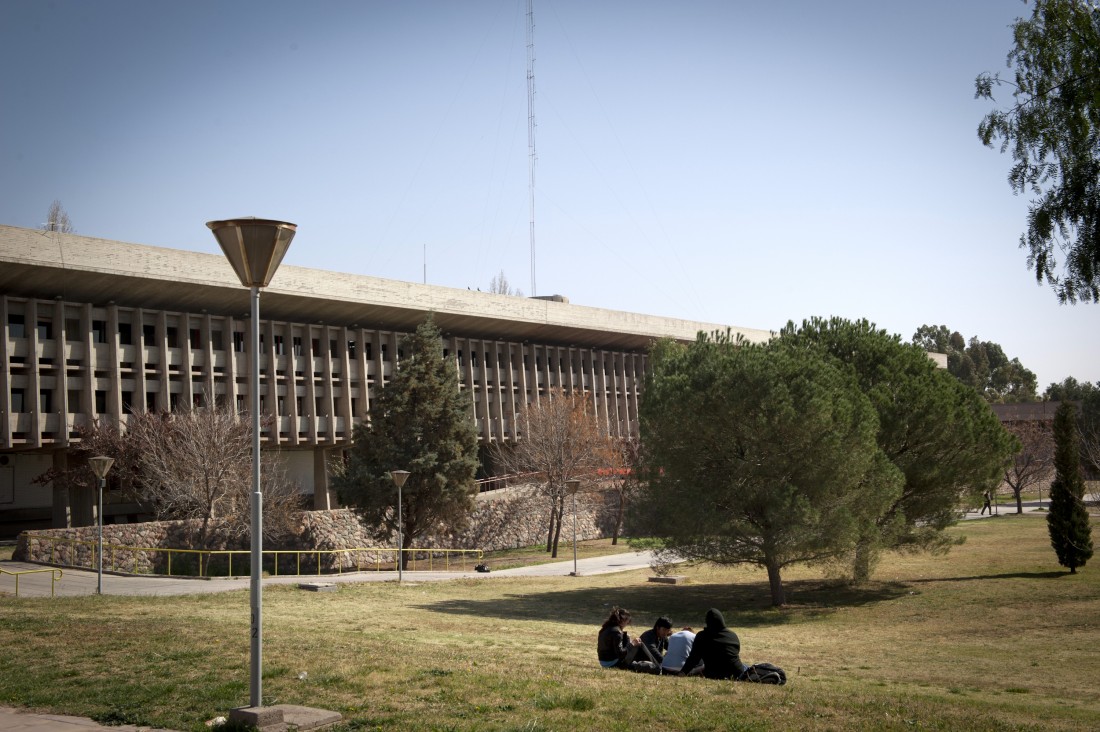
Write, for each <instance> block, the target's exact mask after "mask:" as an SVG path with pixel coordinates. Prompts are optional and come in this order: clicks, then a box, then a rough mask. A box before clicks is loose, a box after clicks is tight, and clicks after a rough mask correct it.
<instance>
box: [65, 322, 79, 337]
mask: <svg viewBox="0 0 1100 732" xmlns="http://www.w3.org/2000/svg"><path fill="white" fill-rule="evenodd" d="M81 335H82V333H81V332H80V318H65V340H67V341H70V342H72V341H79V340H80V337H81Z"/></svg>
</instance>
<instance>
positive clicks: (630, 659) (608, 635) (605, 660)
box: [596, 607, 660, 673]
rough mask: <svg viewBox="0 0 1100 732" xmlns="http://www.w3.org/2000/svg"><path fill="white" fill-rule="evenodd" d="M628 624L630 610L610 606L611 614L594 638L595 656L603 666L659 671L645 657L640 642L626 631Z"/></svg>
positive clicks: (651, 671)
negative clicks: (595, 638) (597, 635)
mask: <svg viewBox="0 0 1100 732" xmlns="http://www.w3.org/2000/svg"><path fill="white" fill-rule="evenodd" d="M628 625H630V611H629V610H626V609H624V608H621V607H614V608H611V614H610V615H608V616H607V620H605V621H603V625H602V626H601V627H600V635H599V637H598V638H597V640H596V656H597V657H598V658H599V659H600V665H601V666H603V667H604V668H625V669H630V670H631V671H645V672H649V673H654V672H659V671H660V666H657V665H655V664H654V663H653V662H652V661H644V660H640V659H643V658H645V651H644V649H643V646H642V642H641V641H640V640H639V639H637V638H631V637H630V636H629V635H628V634H627V632H626V626H628Z"/></svg>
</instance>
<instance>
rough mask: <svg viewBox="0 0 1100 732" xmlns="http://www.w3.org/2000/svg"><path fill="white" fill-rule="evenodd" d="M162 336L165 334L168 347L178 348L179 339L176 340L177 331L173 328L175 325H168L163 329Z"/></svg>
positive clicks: (177, 336)
mask: <svg viewBox="0 0 1100 732" xmlns="http://www.w3.org/2000/svg"><path fill="white" fill-rule="evenodd" d="M164 336H165V339H166V340H167V341H168V347H169V348H178V347H179V341H178V338H179V331H177V330H176V329H175V327H173V326H168V327H167V328H166V329H165V331H164Z"/></svg>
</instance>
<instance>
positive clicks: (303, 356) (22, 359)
mask: <svg viewBox="0 0 1100 732" xmlns="http://www.w3.org/2000/svg"><path fill="white" fill-rule="evenodd" d="M200 228H201V227H200ZM197 235H198V234H197ZM248 312H249V293H248V290H247V289H245V288H243V287H241V285H240V282H239V281H238V280H237V278H236V276H235V275H234V274H233V271H232V269H231V267H230V266H229V264H228V262H227V261H226V260H225V259H224V258H223V257H222V256H220V255H212V254H200V253H195V252H187V251H179V250H172V249H163V248H158V247H150V246H142V245H136V244H127V243H122V242H116V241H108V240H103V239H95V238H91V237H86V236H79V235H75V234H60V233H57V232H44V231H38V230H34V229H22V228H15V227H10V226H0V323H2V325H3V337H0V535H4V534H6V533H10V530H11V529H10V527H12V526H19V527H25V526H28V525H32V526H37V527H41V526H54V527H63V526H70V525H87V524H91V523H94V521H95V516H94V513H93V510H94V506H93V503H94V502H93V500H92V498H93V497H92V496H69V495H66V494H64V492H62V491H59V490H54V489H52V488H51V487H50V486H48V485H39V484H35V483H33V482H32V481H33V479H34V478H35V477H36V476H38V475H41V474H42V473H43V472H45V471H46V470H47V469H49V468H50V467H51V466H57V467H63V466H64V465H66V460H67V451H68V448H69V446H70V444H72V442H73V441H74V440H75V439H78V437H79V433H78V432H77V428H79V427H81V426H86V425H88V424H91V423H92V422H93V421H94V420H103V419H109V420H112V421H113V422H117V423H120V424H122V425H125V423H126V419H127V415H128V414H129V413H131V412H134V411H139V410H157V411H159V410H170V409H175V408H178V407H181V406H185V405H189V404H190V405H198V404H202V403H203V400H204V399H205V398H206V397H205V395H208V394H209V395H214V397H215V398H216V399H217V400H219V402H221V403H225V404H232V405H236V407H237V408H238V409H240V410H241V411H245V410H246V409H247V404H248V395H249V394H250V393H251V392H250V390H251V389H252V388H253V385H252V384H250V383H249V381H250V373H251V368H250V364H251V360H250V359H252V358H253V357H254V355H253V354H251V353H249V352H248V348H249V345H248V337H247V336H248ZM429 312H431V313H433V314H434V318H435V322H436V324H437V325H438V326H439V327H440V329H441V330H442V331H443V333H444V348H445V352H446V354H447V357H448V358H450V359H452V360H453V362H454V364H455V368H456V369H457V370H458V372H459V375H460V380H461V384H462V388H463V389H464V390H465V391H466V393H468V394H469V397H470V400H471V402H472V404H473V414H474V419H475V420H476V423H477V430H478V434H479V436H480V439H481V440H482V442H483V443H492V442H497V441H506V440H516V439H522V434H521V432H520V429H519V425H520V424H521V420H519V419H518V417H519V416H520V415H521V414H522V412H523V409H524V407H525V405H526V404H527V403H529V402H532V401H534V400H537V399H539V398H540V397H541V396H544V395H545V394H546V393H547V390H549V389H556V388H563V389H565V390H575V389H582V390H585V391H586V392H588V393H589V394H591V396H592V398H593V401H594V404H595V406H596V413H597V417H598V418H599V419H600V420H601V421H602V422H603V423H604V425H605V426H606V427H607V429H608V430H609V431H610V433H611V434H613V435H618V436H625V435H632V434H636V433H637V416H638V397H639V392H640V388H641V384H642V380H643V378H644V375H645V373H646V368H647V357H646V352H647V349H648V347H649V345H650V344H651V343H652V342H653V341H654V340H655V339H657V338H661V337H669V338H674V339H679V340H693V339H694V338H695V336H696V334H697V333H698V332H699V331H701V330H702V331H708V332H709V331H713V330H716V329H720V330H723V331H724V330H725V329H726V328H727V326H725V325H718V324H712V323H698V322H691V321H685V320H678V319H672V318H662V317H658V316H653V315H642V314H637V313H627V312H620V311H614V310H605V309H600V308H592V307H585V306H582V305H574V304H570V303H569V302H568V301H567V300H566V299H565V298H560V297H555V298H521V297H512V296H507V295H494V294H489V293H482V292H471V291H469V290H459V289H452V288H447V287H437V286H433V285H422V284H416V283H410V282H397V281H393V280H384V279H379V278H375V277H365V276H359V275H350V274H341V273H335V272H323V271H319V270H313V269H306V268H302V267H293V266H289V265H283V266H282V267H280V269H279V271H278V273H277V274H276V276H275V278H274V280H273V281H272V283H271V286H270V287H269V288H267V289H265V290H264V291H263V295H262V297H261V315H262V321H261V326H260V328H261V330H260V332H261V336H260V337H261V344H260V353H259V354H258V358H259V360H260V371H261V377H260V384H259V385H258V388H259V390H260V395H261V401H262V405H261V409H262V411H263V412H264V414H266V415H268V416H269V417H271V418H272V420H273V421H272V427H271V428H270V429H268V430H266V431H265V433H264V435H263V440H264V442H265V444H266V445H268V446H274V447H277V448H278V449H279V451H280V452H281V454H282V457H284V459H285V463H286V465H287V469H288V472H289V474H290V475H291V477H292V479H294V480H296V481H297V482H298V484H299V485H300V486H301V487H302V490H303V491H304V492H305V493H307V494H311V495H312V496H313V499H312V500H313V506H314V507H315V508H329V507H332V505H333V497H332V496H331V495H330V492H329V491H328V490H327V485H328V480H327V474H326V464H327V455H328V453H330V452H332V451H338V450H340V449H342V448H344V447H346V446H347V445H348V443H349V440H350V437H351V433H352V426H353V425H354V423H355V422H356V421H357V420H360V419H362V418H363V417H364V416H365V415H366V413H367V408H368V406H369V404H370V400H371V398H372V396H373V394H375V393H376V390H377V389H379V388H382V387H384V386H385V384H386V383H387V381H388V380H389V378H390V376H391V374H392V373H393V369H394V366H395V364H396V363H397V362H398V361H400V359H401V348H400V343H401V339H402V337H403V336H404V334H406V333H408V332H410V331H412V330H414V329H415V328H416V326H417V325H419V324H420V323H421V322H422V321H423V320H424V318H425V316H426V315H427V314H428V313H429ZM732 330H733V331H734V332H735V333H740V334H742V335H743V336H744V337H745V338H747V339H749V340H752V341H760V340H765V339H767V338H768V337H770V334H769V333H768V332H766V331H761V330H753V329H746V328H732ZM127 510H132V509H127V507H125V506H117V505H116V506H114V507H112V509H111V510H107V511H105V513H106V514H107V518H106V520H107V521H108V522H110V521H111V520H112V519H116V520H125V519H124V516H125V515H126V513H127ZM112 513H114V514H115V515H114V516H112ZM5 525H7V526H9V530H8V531H5V530H4V528H3V527H4V526H5Z"/></svg>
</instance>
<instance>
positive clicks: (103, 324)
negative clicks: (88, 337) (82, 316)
mask: <svg viewBox="0 0 1100 732" xmlns="http://www.w3.org/2000/svg"><path fill="white" fill-rule="evenodd" d="M106 342H107V321H106V320H93V321H92V343H106Z"/></svg>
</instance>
